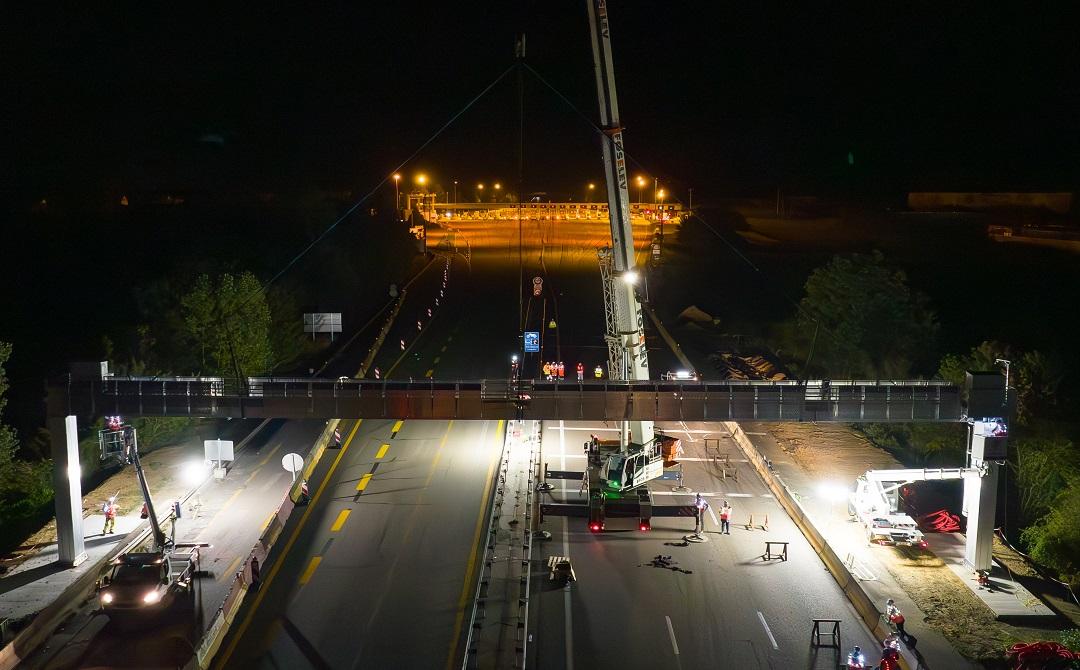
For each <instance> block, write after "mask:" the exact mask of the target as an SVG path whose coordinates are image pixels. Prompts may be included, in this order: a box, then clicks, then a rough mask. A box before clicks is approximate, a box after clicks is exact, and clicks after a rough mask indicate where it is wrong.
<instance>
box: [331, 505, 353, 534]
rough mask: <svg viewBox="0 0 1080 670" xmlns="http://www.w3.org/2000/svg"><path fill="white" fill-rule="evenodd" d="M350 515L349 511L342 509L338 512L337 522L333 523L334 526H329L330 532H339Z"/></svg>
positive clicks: (350, 511)
mask: <svg viewBox="0 0 1080 670" xmlns="http://www.w3.org/2000/svg"><path fill="white" fill-rule="evenodd" d="M350 513H352V510H351V509H343V510H341V511H340V512H338V515H337V520H336V521H334V525H333V526H330V532H331V533H336V532H338V531H339V530H341V527H342V526H344V525H345V519H348V518H349V514H350Z"/></svg>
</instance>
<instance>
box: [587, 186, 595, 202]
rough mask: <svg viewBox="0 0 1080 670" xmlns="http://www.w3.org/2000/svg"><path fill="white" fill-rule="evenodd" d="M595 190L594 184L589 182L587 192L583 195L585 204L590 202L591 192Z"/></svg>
mask: <svg viewBox="0 0 1080 670" xmlns="http://www.w3.org/2000/svg"><path fill="white" fill-rule="evenodd" d="M595 189H596V184H594V183H592V182H589V190H588V192H587V193H586V194H585V202H592V192H593V191H594V190H595Z"/></svg>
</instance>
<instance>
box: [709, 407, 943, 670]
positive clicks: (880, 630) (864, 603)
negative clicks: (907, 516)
mask: <svg viewBox="0 0 1080 670" xmlns="http://www.w3.org/2000/svg"><path fill="white" fill-rule="evenodd" d="M722 423H723V424H724V425H725V426H726V427H727V429H728V430H729V431H730V432H731V436H732V437H733V438H734V440H735V444H736V445H738V447H739V449H740V450H742V452H743V454H744V455H745V456H746V458H747V460H748V461H749V462H750V465H751V466H752V467H753V468H754V469H755V470H757V473H758V475H759V476H760V477H761V478H762V480H764V482H765V484H766V485H767V486H768V487H769V490H770V491H772V493H773V496H774V497H775V498H776V501H777V502H779V503H780V505H781V506H782V507H783V508H784V510H785V511H786V512H787V513H788V515H789V516H790V517H791V520H792V521H794V522H795V525H796V526H798V527H799V530H800V531H802V534H803V536H804V537H805V538H806V540H807V542H809V543H810V546H811V547H813V549H814V551H815V552H816V553H817V554H818V556H820V557H821V560H822V562H823V563H824V564H825V567H826V569H828V571H829V572H830V573H831V574H832V576H833V579H835V580H836V583H837V584H839V585H840V588H841V589H842V590H843V592H844V595H845V596H846V597H847V599H848V601H849V602H851V604H852V606H853V607H854V608H855V611H856V612H857V613H858V614H859V616H860V617H861V618H862V620H863V623H865V624H866V627H867V628H869V629H870V631H871V633H873V635H874V636H875V637H877V639H879V640H883V639H885V637H886V636H887V635H888V634H889V633H890V632H892V631H890V630H889V629H888V628H887V627H886V626H885V625H884V624H882V622H881V611H880V610H878V608H877V606H876V605H875V604H874V602H873V600H872V599H871V598H870V596H869V595H868V594H867V593H866V591H865V590H864V589H863V587H862V584H861V583H860V582H859V580H858V579H856V578H855V577H854V575H852V574H851V572H850V571H849V570H848V568H847V566H846V565H844V562H843V561H842V560H840V557H839V556H838V555H837V554H836V552H835V551H834V550H833V548H832V546H830V545H829V544H828V543H827V542H826V541H825V538H824V537H823V536H822V535H821V532H820V531H818V529H817V527H816V526H814V524H813V523H812V522H811V521H810V518H809V517H808V516H807V514H806V512H805V510H803V508H802V505H801V504H800V503H799V502H798V501H797V500H796V499H795V496H794V495H792V493H791V491H790V490H788V487H787V485H786V484H785V483H784V482H783V479H781V477H780V476H779V475H778V474H777V473H776V472H774V471H773V470H772V469H771V468H770V467H768V465H766V462H765V459H764V458H763V457H762V455H761V454H760V453H759V452H758V450H757V449H756V448H755V447H754V445H753V443H752V442H751V441H750V438H749V437H747V435H746V433H744V432H743V430H742V426H740V425H739V424H738V423H736V422H734V421H724V422H722ZM900 663H901V666H902V667H903V668H905V670H906V669H907V668H908V664H907V661H906V659H904V658H903V657H901V659H900ZM921 667H926V666H925V665H922V666H921Z"/></svg>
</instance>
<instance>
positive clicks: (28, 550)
mask: <svg viewBox="0 0 1080 670" xmlns="http://www.w3.org/2000/svg"><path fill="white" fill-rule="evenodd" d="M183 449H184V446H183V445H175V446H169V447H161V448H159V449H155V450H153V451H151V452H149V453H148V454H147V455H145V456H143V458H142V466H143V469H144V470H145V471H146V478H147V481H148V482H149V483H150V485H151V489H152V490H155V491H161V490H164V489H166V488H171V485H172V484H174V483H175V482H176V480H177V478H178V476H179V472H178V468H179V463H180V462H182V461H183V460H184V459H183V458H181V457H180V452H181V451H183ZM113 495H115V496H117V498H116V499H117V504H118V505H119V507H120V514H122V515H124V514H128V513H130V512H132V511H136V512H137V511H139V510H140V509H142V504H143V497H142V491H140V490H139V480H138V478H137V477H136V476H135V470H134V468H133V467H131V466H126V467H124V468H123V469H121V470H119V471H118V472H116V474H114V475H112V476H111V477H109V478H108V479H106V480H105V481H103V482H102V483H101V484H100V485H98V486H97V487H96V488H95V489H93V490H91V491H87V492H86V493H85V494H84V495H83V499H82V512H83V518H86V517H88V516H91V515H94V514H101V504H102V503H103V502H105V499H106V498H108V497H110V496H113ZM154 498H155V500H156V498H157V496H156V495H155V496H154ZM55 542H56V519H51V520H50V521H49V522H48V523H47V524H45V525H44V526H43V527H42V528H41V529H40V530H38V531H37V532H36V533H34V534H33V535H31V536H30V537H28V538H27V539H26V541H25V542H23V543H22V545H21V546H19V547H18V548H17V549H15V550H14V551H13V552H11V553H10V554H8V555H6V556H4V557H2V559H0V563H2V564H3V565H4V567H6V568H8V569H11V568H14V567H15V566H17V565H18V564H19V563H21V562H23V561H24V560H26V559H27V558H29V557H30V556H32V555H33V554H34V553H35V552H36V551H37V550H38V549H39V548H41V547H43V546H46V545H49V544H53V543H55Z"/></svg>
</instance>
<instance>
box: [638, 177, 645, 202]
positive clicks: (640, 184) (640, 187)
mask: <svg viewBox="0 0 1080 670" xmlns="http://www.w3.org/2000/svg"><path fill="white" fill-rule="evenodd" d="M644 190H645V177H642V176H641V175H638V177H637V204H639V205H640V204H641V200H642V192H643V191H644Z"/></svg>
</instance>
